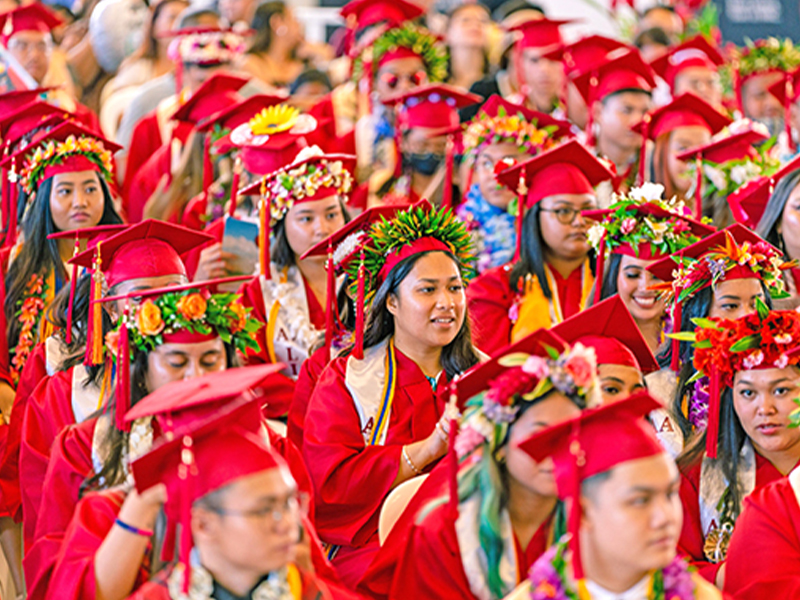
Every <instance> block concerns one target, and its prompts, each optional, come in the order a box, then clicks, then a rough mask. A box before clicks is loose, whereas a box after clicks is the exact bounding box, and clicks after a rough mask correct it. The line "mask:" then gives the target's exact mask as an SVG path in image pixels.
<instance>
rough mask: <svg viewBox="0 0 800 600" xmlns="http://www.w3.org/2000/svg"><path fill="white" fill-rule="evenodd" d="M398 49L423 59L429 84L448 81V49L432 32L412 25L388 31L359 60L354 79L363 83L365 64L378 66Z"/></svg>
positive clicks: (357, 59)
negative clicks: (410, 52)
mask: <svg viewBox="0 0 800 600" xmlns="http://www.w3.org/2000/svg"><path fill="white" fill-rule="evenodd" d="M398 48H408V49H409V50H411V51H412V52H414V53H415V54H418V55H419V56H420V57H421V58H422V62H423V63H424V64H425V71H426V72H427V73H428V81H429V82H431V83H438V82H440V81H444V80H445V79H447V48H446V47H445V45H444V44H442V42H441V41H439V39H438V38H437V37H436V36H435V35H433V34H432V33H431V32H430V31H428V30H427V29H425V28H424V27H420V26H419V25H415V24H413V23H405V24H404V25H403V26H402V27H394V28H392V29H389V30H388V31H386V32H385V33H384V34H383V35H381V36H380V37H379V38H378V39H377V40H375V43H374V44H372V46H371V47H368V48H367V49H366V50H365V51H364V52H362V53H361V55H360V56H359V57H358V58H356V60H355V63H354V64H353V78H354V79H355V80H356V81H358V80H359V79H361V77H362V75H363V74H364V63H365V62H372V63H373V64H375V65H377V64H378V63H379V62H380V60H381V58H382V57H383V55H384V54H386V53H387V52H392V51H394V50H397V49H398ZM370 55H371V56H370ZM373 75H374V74H373Z"/></svg>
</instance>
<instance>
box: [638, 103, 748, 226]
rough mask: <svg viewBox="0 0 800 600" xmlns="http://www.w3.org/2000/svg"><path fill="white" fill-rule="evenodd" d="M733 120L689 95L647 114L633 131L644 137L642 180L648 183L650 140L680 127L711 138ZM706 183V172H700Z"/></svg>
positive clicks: (698, 203)
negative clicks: (704, 132)
mask: <svg viewBox="0 0 800 600" xmlns="http://www.w3.org/2000/svg"><path fill="white" fill-rule="evenodd" d="M732 122H733V121H732V120H731V119H730V118H729V117H727V116H726V115H723V114H722V113H721V112H719V111H718V110H717V109H716V108H714V107H713V106H711V105H710V104H709V103H708V102H706V101H705V100H702V99H701V98H700V97H699V96H697V95H695V94H693V93H691V92H686V93H685V94H681V95H680V96H678V97H677V98H674V99H673V100H672V102H670V103H669V104H665V105H664V106H661V107H659V108H656V109H655V110H652V111H650V112H649V113H648V114H646V115H645V117H644V119H643V120H642V121H641V122H640V123H638V124H637V125H635V126H634V127H633V131H635V132H637V133H640V134H642V148H641V151H640V154H639V177H640V178H641V179H642V181H644V169H645V164H646V160H645V150H646V148H647V140H648V139H650V140H656V139H657V138H659V137H660V136H662V135H664V134H666V133H669V132H671V131H673V130H674V129H677V128H678V127H703V128H704V129H706V130H707V131H708V132H709V133H710V134H711V135H714V134H716V133H717V132H719V131H720V130H722V129H723V128H724V127H727V126H728V125H730V124H731V123H732ZM698 173H699V175H698V178H699V179H700V180H701V181H702V170H701V171H699V172H698ZM702 216H703V195H702V193H700V189H699V188H698V193H697V194H696V199H695V217H696V218H698V219H700V218H702Z"/></svg>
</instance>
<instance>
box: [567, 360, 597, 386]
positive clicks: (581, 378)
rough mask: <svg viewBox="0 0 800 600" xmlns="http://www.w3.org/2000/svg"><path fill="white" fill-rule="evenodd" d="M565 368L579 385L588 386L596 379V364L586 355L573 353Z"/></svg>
mask: <svg viewBox="0 0 800 600" xmlns="http://www.w3.org/2000/svg"><path fill="white" fill-rule="evenodd" d="M564 369H565V370H566V371H567V373H569V375H570V376H571V377H572V380H573V381H574V382H575V385H576V386H577V387H586V386H587V385H589V384H590V383H591V382H592V380H593V379H594V365H593V364H592V363H591V361H589V360H588V359H587V358H586V357H585V356H581V355H578V356H576V355H574V354H573V355H572V356H570V357H569V358H568V359H567V362H566V363H565V364H564Z"/></svg>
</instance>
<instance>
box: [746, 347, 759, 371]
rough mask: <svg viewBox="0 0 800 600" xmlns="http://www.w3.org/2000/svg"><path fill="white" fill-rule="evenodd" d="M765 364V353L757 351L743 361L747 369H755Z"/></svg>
mask: <svg viewBox="0 0 800 600" xmlns="http://www.w3.org/2000/svg"><path fill="white" fill-rule="evenodd" d="M763 362H764V353H763V352H762V351H761V350H756V351H755V352H751V353H750V354H748V355H747V356H746V357H745V359H744V360H743V361H742V365H743V366H744V368H745V369H755V368H756V367H757V366H758V365H760V364H761V363H763Z"/></svg>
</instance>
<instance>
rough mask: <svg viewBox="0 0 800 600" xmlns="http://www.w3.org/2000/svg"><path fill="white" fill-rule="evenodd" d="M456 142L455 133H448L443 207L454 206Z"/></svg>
mask: <svg viewBox="0 0 800 600" xmlns="http://www.w3.org/2000/svg"><path fill="white" fill-rule="evenodd" d="M455 152H456V144H455V140H453V134H452V133H450V134H448V135H447V146H446V149H445V154H444V188H443V189H442V207H443V208H451V207H452V206H453V161H454V160H455V156H454V154H455Z"/></svg>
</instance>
